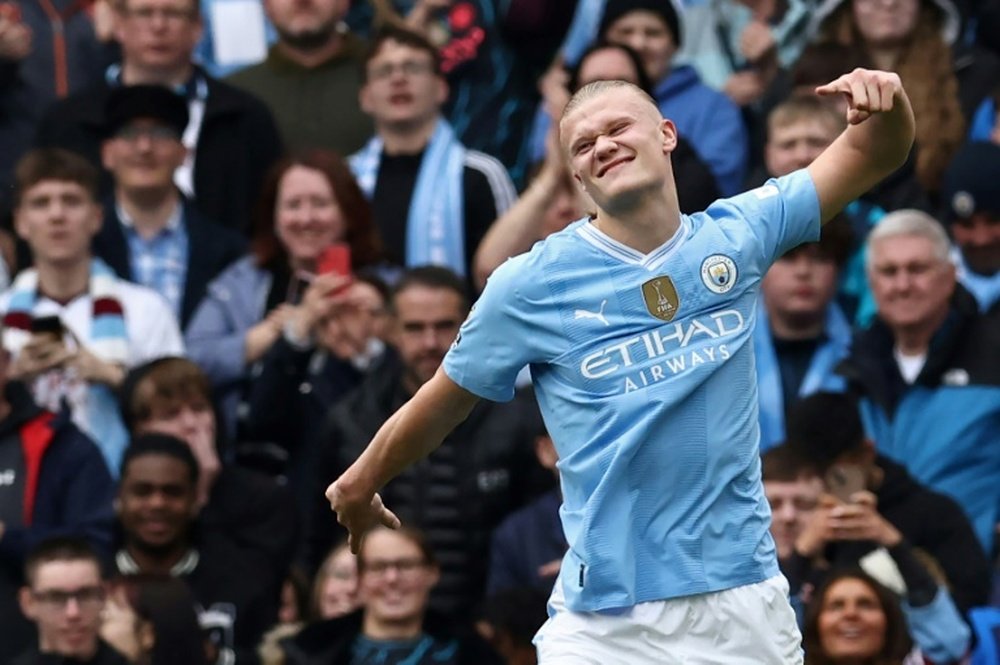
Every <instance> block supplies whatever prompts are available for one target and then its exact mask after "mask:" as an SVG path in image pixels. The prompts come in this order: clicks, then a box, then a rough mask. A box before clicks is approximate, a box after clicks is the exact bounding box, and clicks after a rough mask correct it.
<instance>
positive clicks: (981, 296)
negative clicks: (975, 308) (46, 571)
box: [953, 251, 1000, 312]
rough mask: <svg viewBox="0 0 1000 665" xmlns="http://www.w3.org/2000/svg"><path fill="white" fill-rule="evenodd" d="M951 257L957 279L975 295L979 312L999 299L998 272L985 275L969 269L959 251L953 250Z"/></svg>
mask: <svg viewBox="0 0 1000 665" xmlns="http://www.w3.org/2000/svg"><path fill="white" fill-rule="evenodd" d="M953 259H954V261H955V266H956V267H957V268H958V281H959V282H960V283H961V284H962V286H964V287H965V288H966V289H968V290H969V293H971V294H972V295H973V296H975V298H976V302H977V303H979V311H980V312H985V311H986V310H988V309H989V308H990V307H992V306H993V305H994V304H995V303H996V302H997V301H1000V272H997V273H995V274H993V275H990V276H986V275H980V274H979V273H977V272H973V271H972V270H969V266H968V265H966V263H965V257H963V256H962V253H961V252H959V251H956V252H954V255H953Z"/></svg>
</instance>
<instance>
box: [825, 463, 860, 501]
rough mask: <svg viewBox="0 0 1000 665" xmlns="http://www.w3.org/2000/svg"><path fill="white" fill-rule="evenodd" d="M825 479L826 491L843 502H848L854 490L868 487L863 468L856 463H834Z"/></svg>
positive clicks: (857, 490) (858, 490)
mask: <svg viewBox="0 0 1000 665" xmlns="http://www.w3.org/2000/svg"><path fill="white" fill-rule="evenodd" d="M825 480H826V489H827V491H828V492H830V494H832V495H834V496H835V497H837V498H838V499H840V500H841V501H843V502H844V503H850V502H851V497H852V496H853V495H854V494H855V493H856V492H860V491H862V490H865V489H868V487H867V482H866V480H867V479H866V477H865V470H864V469H863V468H861V467H860V466H858V465H857V464H834V465H833V466H832V467H830V469H829V471H827V472H826V478H825Z"/></svg>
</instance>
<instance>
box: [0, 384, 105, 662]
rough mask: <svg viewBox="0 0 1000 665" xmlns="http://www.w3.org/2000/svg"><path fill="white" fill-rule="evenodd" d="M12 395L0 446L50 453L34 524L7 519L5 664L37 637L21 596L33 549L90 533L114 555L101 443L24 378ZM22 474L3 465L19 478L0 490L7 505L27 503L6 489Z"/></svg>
mask: <svg viewBox="0 0 1000 665" xmlns="http://www.w3.org/2000/svg"><path fill="white" fill-rule="evenodd" d="M6 398H7V400H8V401H9V402H10V406H11V412H10V413H9V414H8V415H7V417H6V418H4V420H3V421H2V422H0V445H14V442H20V443H21V445H22V446H24V445H25V442H26V441H28V440H29V439H31V440H34V441H36V442H37V444H38V445H40V446H44V452H43V453H42V458H41V460H42V461H41V466H40V467H39V470H38V481H37V485H36V488H35V491H34V495H33V500H34V508H33V510H32V511H31V522H30V524H26V523H24V522H23V521H22V522H13V521H10V520H9V519H8V520H6V521H5V524H4V532H3V536H2V537H0V626H3V629H2V630H0V632H2V633H3V635H4V637H3V639H0V663H2V662H6V660H7V659H8V658H10V657H12V656H13V655H14V654H15V653H17V652H18V651H19V650H21V649H23V648H25V647H26V646H27V644H28V642H27V641H26V640H30V638H31V630H30V627H29V626H27V625H26V623H25V621H24V619H23V618H22V617H21V612H20V609H19V608H18V605H17V598H16V595H17V594H16V590H17V588H18V587H20V586H21V584H22V577H21V576H22V567H23V566H24V558H25V556H26V554H27V553H28V552H29V551H30V550H31V549H32V548H34V547H35V546H36V545H37V544H38V543H40V542H41V541H43V540H45V539H46V538H49V537H52V536H56V535H63V536H65V535H76V536H83V537H85V538H87V540H88V541H90V543H91V544H92V545H93V546H94V547H95V548H96V549H97V550H98V551H99V552H101V553H102V554H109V553H110V551H111V540H112V524H113V522H114V513H113V511H112V507H111V504H112V500H113V498H114V486H113V483H112V480H111V474H110V473H109V471H108V468H107V466H105V464H104V458H103V457H102V456H101V453H100V451H98V449H97V446H95V445H94V443H93V442H92V441H91V440H90V439H88V438H87V436H86V435H85V434H83V433H82V432H81V431H80V430H79V429H77V428H76V426H75V425H74V424H73V423H72V421H71V420H70V418H69V416H68V414H66V413H63V414H60V415H57V416H53V415H52V414H50V413H48V412H46V411H43V410H42V409H41V408H39V407H38V406H37V405H36V404H35V403H34V402H33V401H32V399H31V396H30V395H29V394H28V391H27V390H26V389H25V388H24V386H23V385H21V384H20V383H9V384H7V388H6ZM20 471H21V470H20V469H11V470H8V469H6V468H3V469H0V473H3V475H4V476H5V479H7V478H13V480H14V483H13V484H5V485H3V486H2V487H0V501H6V502H8V505H10V503H14V502H15V501H17V502H21V501H22V498H21V497H13V496H12V497H7V496H5V494H4V492H3V490H4V489H5V488H7V489H12V490H18V488H20V487H25V485H24V482H23V481H22V480H19V479H17V478H16V475H18V474H19V473H20ZM11 474H14V475H11ZM25 489H26V487H25Z"/></svg>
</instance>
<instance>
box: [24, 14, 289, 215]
mask: <svg viewBox="0 0 1000 665" xmlns="http://www.w3.org/2000/svg"><path fill="white" fill-rule="evenodd" d="M112 4H113V5H114V7H115V10H116V12H117V13H118V15H117V16H116V22H115V39H116V40H117V41H118V42H119V43H120V44H121V52H122V59H121V62H120V63H116V64H114V65H112V66H111V67H109V68H108V69H107V71H106V72H105V75H104V77H103V80H102V81H100V82H99V83H96V84H94V85H92V86H90V87H88V88H85V89H83V90H81V91H80V92H79V93H77V94H74V95H71V96H70V97H68V98H66V99H64V100H62V101H60V102H58V103H56V104H55V105H53V106H52V107H51V108H50V109H49V110H48V111H47V112H46V114H45V116H44V117H43V118H42V121H41V123H40V125H39V128H38V134H37V135H36V137H35V144H36V145H38V146H58V147H61V148H66V149H69V150H73V151H75V152H78V153H80V154H81V155H83V156H84V157H86V158H88V159H89V160H90V161H91V162H92V163H94V164H99V163H100V161H101V159H100V153H101V141H102V139H103V138H104V127H105V118H104V111H105V108H106V104H107V100H108V96H109V95H110V94H111V91H112V90H114V89H115V88H118V87H120V86H123V85H137V84H156V85H162V86H166V87H168V88H170V89H172V90H174V91H175V92H177V93H178V94H180V95H181V96H182V97H184V99H185V101H186V102H187V107H188V122H187V125H186V127H185V128H184V132H183V135H182V141H183V143H184V145H185V146H186V147H187V149H188V152H187V154H186V155H185V158H184V161H183V163H182V164H181V165H180V167H179V168H178V169H177V170H176V171H175V173H174V181H175V182H176V184H177V186H178V188H180V190H181V191H182V192H183V193H184V194H185V195H186V196H188V197H190V198H191V199H192V200H193V202H194V205H195V207H196V208H197V209H198V210H199V211H201V212H202V213H204V214H205V215H207V216H208V217H209V218H211V219H214V220H216V221H218V222H219V223H220V224H223V225H225V226H228V227H230V228H233V229H236V230H239V231H246V230H248V229H249V226H250V219H251V209H252V207H253V205H254V204H255V203H256V198H257V194H258V192H259V191H260V185H261V182H262V181H263V179H264V174H265V173H266V172H267V169H268V168H270V166H271V164H273V163H274V162H275V160H277V158H278V156H279V155H280V154H281V153H282V149H281V141H280V139H279V137H278V130H277V128H276V127H275V124H274V119H273V118H272V117H271V114H270V112H269V111H268V110H267V107H266V106H264V104H263V103H261V102H260V100H258V99H256V98H255V97H253V96H252V95H249V94H247V93H245V92H243V91H241V90H237V89H235V88H233V87H232V86H229V85H228V84H225V83H222V82H221V81H218V80H216V79H214V78H212V77H211V76H209V75H208V74H207V73H205V71H204V70H203V69H202V68H201V67H199V66H197V65H196V64H195V63H194V62H193V60H192V53H193V52H194V49H195V46H196V44H197V43H198V40H199V39H200V37H201V34H202V22H201V15H200V13H199V4H198V2H197V0H123V1H122V2H120V3H112ZM110 189H111V182H110V179H109V178H105V179H104V181H103V182H102V190H103V193H107V192H108V191H109V190H110Z"/></svg>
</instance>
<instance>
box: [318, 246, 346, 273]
mask: <svg viewBox="0 0 1000 665" xmlns="http://www.w3.org/2000/svg"><path fill="white" fill-rule="evenodd" d="M316 272H317V273H318V274H320V275H325V274H327V273H331V272H332V273H336V274H338V275H343V276H344V277H347V276H348V275H350V274H351V248H350V246H349V245H347V244H345V243H336V244H334V245H331V246H330V247H327V248H326V249H325V250H324V251H323V253H322V254H321V255H320V257H319V261H317V262H316Z"/></svg>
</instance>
